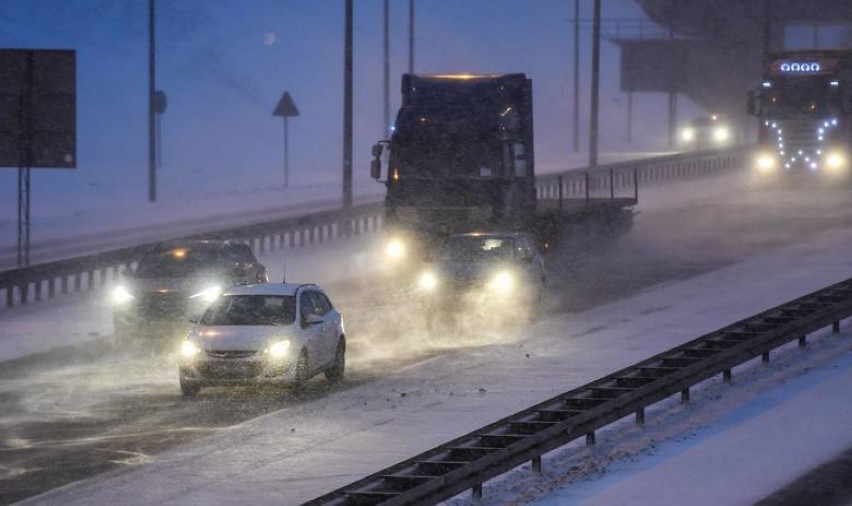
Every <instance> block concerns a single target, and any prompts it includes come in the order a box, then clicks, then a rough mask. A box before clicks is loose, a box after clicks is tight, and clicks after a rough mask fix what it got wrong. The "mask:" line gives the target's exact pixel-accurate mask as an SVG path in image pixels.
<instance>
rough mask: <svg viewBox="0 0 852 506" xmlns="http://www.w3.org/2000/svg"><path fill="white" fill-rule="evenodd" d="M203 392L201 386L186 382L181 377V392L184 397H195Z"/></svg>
mask: <svg viewBox="0 0 852 506" xmlns="http://www.w3.org/2000/svg"><path fill="white" fill-rule="evenodd" d="M200 391H201V386H200V385H198V384H197V383H192V382H189V381H186V380H185V379H184V378H183V376H181V377H180V392H181V393H182V394H183V396H184V397H195V396H196V395H198V392H200Z"/></svg>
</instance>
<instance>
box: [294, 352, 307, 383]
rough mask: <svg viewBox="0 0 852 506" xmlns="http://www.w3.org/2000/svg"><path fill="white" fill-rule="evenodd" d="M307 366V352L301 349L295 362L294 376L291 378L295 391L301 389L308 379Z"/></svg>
mask: <svg viewBox="0 0 852 506" xmlns="http://www.w3.org/2000/svg"><path fill="white" fill-rule="evenodd" d="M309 366H310V364H309V363H308V352H307V351H305V350H302V353H300V354H299V360H298V361H297V362H296V377H295V378H294V379H293V389H294V390H296V391H297V392H298V391H301V390H303V389H304V388H305V384H306V383H307V382H308V380H309V379H310V375H309V374H310V372H309V371H310V370H309Z"/></svg>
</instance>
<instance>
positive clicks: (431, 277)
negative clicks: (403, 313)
mask: <svg viewBox="0 0 852 506" xmlns="http://www.w3.org/2000/svg"><path fill="white" fill-rule="evenodd" d="M417 286H419V287H420V289H421V290H423V291H424V292H431V291H432V290H434V289H435V288H436V287H437V286H438V276H436V275H435V273H434V272H432V271H426V272H424V273H423V274H421V275H420V279H418V280H417Z"/></svg>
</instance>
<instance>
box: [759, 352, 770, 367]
mask: <svg viewBox="0 0 852 506" xmlns="http://www.w3.org/2000/svg"><path fill="white" fill-rule="evenodd" d="M760 361H761V362H762V363H764V364H768V363H769V352H768V351H764V352H763V354H762V355H761V356H760Z"/></svg>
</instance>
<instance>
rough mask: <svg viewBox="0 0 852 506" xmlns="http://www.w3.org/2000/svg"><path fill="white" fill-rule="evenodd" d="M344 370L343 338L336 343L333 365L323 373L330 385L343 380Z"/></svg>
mask: <svg viewBox="0 0 852 506" xmlns="http://www.w3.org/2000/svg"><path fill="white" fill-rule="evenodd" d="M345 369H346V340H345V339H344V338H343V336H341V337H340V341H338V343H337V351H336V352H335V353H334V363H333V364H332V365H331V368H330V369H329V370H327V371H326V372H325V377H326V379H328V381H330V382H332V383H337V382H338V381H340V380H341V379H343V371H344V370H345Z"/></svg>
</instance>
